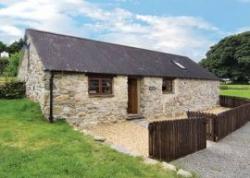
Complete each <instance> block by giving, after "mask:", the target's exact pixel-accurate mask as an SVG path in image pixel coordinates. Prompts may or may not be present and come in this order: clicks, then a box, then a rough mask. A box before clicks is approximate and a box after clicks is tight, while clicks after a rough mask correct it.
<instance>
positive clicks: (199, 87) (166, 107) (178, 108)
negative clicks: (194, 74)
mask: <svg viewBox="0 0 250 178" xmlns="http://www.w3.org/2000/svg"><path fill="white" fill-rule="evenodd" d="M140 98H141V99H140V101H141V102H140V107H141V109H140V110H141V113H142V114H143V115H144V116H145V117H147V118H150V119H154V118H157V117H159V116H167V117H172V116H175V115H178V114H181V113H183V112H186V111H188V110H192V111H197V110H204V109H208V108H212V107H214V106H216V105H217V104H218V100H219V82H218V81H210V80H208V81H206V80H191V79H175V80H174V93H172V94H164V93H162V78H153V77H151V78H150V77H146V78H144V79H142V85H141V95H140Z"/></svg>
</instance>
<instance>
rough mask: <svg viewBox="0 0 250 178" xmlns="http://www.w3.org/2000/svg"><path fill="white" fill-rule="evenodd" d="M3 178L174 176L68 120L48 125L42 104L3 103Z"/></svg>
mask: <svg viewBox="0 0 250 178" xmlns="http://www.w3.org/2000/svg"><path fill="white" fill-rule="evenodd" d="M0 177H4V178H9V177H10V178H21V177H25V178H31V177H36V178H40V177H41V178H47V177H49V178H70V177H74V178H78V177H81V178H147V177H148V178H163V177H164V178H170V177H176V175H175V173H173V172H168V171H165V170H163V169H162V168H161V167H160V165H155V166H151V165H145V164H143V163H142V158H139V157H138V158H135V157H130V156H127V155H125V154H121V153H118V152H116V151H114V150H112V149H110V148H109V147H108V146H105V145H103V144H98V143H96V142H94V141H93V140H92V138H90V137H88V136H85V135H83V134H81V133H79V132H77V131H74V130H73V129H72V128H71V127H70V126H69V125H68V124H67V123H66V122H65V121H59V122H56V123H54V124H50V123H48V122H47V121H46V120H45V119H44V118H43V116H42V114H41V112H40V109H39V106H38V105H37V104H34V103H33V102H31V101H29V100H26V99H20V100H0Z"/></svg>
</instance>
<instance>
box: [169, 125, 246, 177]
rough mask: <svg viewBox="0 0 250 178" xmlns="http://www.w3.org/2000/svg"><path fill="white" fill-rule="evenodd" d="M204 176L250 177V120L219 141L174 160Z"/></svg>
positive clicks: (175, 162)
mask: <svg viewBox="0 0 250 178" xmlns="http://www.w3.org/2000/svg"><path fill="white" fill-rule="evenodd" d="M173 163H174V164H176V165H180V166H181V167H183V168H185V169H187V170H190V171H194V172H196V173H198V174H199V175H200V176H201V177H203V178H250V122H249V123H247V124H246V125H245V126H244V127H242V128H241V129H239V130H237V131H235V132H234V133H232V134H231V135H229V136H227V137H226V138H225V139H223V140H221V141H220V142H218V143H213V142H208V148H207V149H205V150H202V151H200V152H196V153H194V154H191V155H188V156H186V157H184V158H181V159H178V160H176V161H174V162H173Z"/></svg>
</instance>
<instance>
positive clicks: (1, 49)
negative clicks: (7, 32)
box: [0, 41, 6, 53]
mask: <svg viewBox="0 0 250 178" xmlns="http://www.w3.org/2000/svg"><path fill="white" fill-rule="evenodd" d="M4 50H6V45H5V44H4V43H3V42H1V41H0V53H1V52H3V51H4Z"/></svg>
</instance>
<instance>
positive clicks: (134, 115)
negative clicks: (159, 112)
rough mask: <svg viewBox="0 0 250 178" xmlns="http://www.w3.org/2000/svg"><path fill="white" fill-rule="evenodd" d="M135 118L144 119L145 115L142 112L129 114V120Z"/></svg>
mask: <svg viewBox="0 0 250 178" xmlns="http://www.w3.org/2000/svg"><path fill="white" fill-rule="evenodd" d="M134 119H144V116H142V115H141V114H129V115H128V117H127V120H134Z"/></svg>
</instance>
